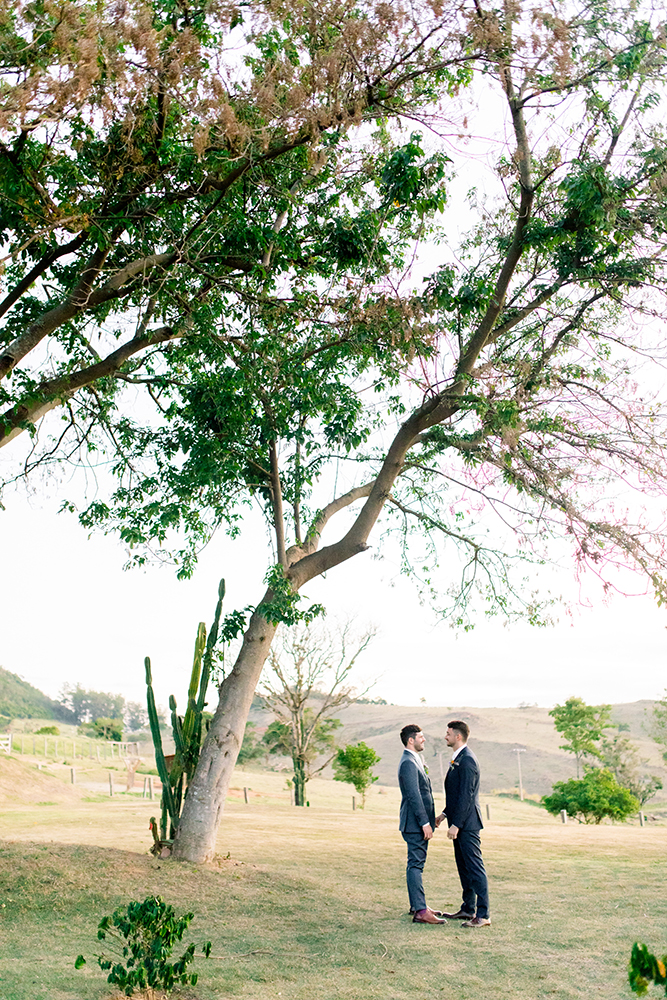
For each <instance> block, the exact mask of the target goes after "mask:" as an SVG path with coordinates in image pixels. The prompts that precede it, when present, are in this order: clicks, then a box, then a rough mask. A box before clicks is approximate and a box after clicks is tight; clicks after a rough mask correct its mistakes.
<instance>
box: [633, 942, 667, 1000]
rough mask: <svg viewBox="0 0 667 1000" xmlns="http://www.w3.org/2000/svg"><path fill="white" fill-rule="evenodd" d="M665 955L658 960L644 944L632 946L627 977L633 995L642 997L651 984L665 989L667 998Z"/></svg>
mask: <svg viewBox="0 0 667 1000" xmlns="http://www.w3.org/2000/svg"><path fill="white" fill-rule="evenodd" d="M666 966H667V955H663V956H662V958H658V957H657V955H653V954H651V952H650V951H649V950H648V948H647V947H646V945H645V944H638V943H635V944H633V946H632V953H631V955H630V964H629V966H628V976H629V979H630V986H631V988H632V990H633V992H634V993H636V994H637V995H638V996H643V995H644V993H646V991H647V990H648V988H649V985H650V984H651V983H655V984H656V986H664V987H665V995H666V996H667V969H666V968H665V967H666Z"/></svg>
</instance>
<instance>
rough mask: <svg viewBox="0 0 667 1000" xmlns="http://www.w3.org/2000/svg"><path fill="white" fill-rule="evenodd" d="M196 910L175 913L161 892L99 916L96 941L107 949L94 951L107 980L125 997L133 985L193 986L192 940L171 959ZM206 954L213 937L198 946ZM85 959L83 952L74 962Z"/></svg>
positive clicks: (78, 964) (147, 988)
mask: <svg viewBox="0 0 667 1000" xmlns="http://www.w3.org/2000/svg"><path fill="white" fill-rule="evenodd" d="M193 917H194V913H191V912H190V913H184V914H183V915H182V916H180V917H178V916H177V915H176V911H175V910H174V907H173V906H170V905H169V904H168V903H165V901H164V900H163V899H162V897H161V896H148V897H147V898H146V899H144V901H143V902H141V903H140V902H138V901H132V902H131V903H129V904H128V905H127V906H119V907H118V908H117V909H116V910H114V912H113V913H112V914H111V916H108V917H103V918H102V920H101V921H100V923H99V925H98V928H97V937H98V940H99V941H105V942H106V943H107V948H106V949H105V951H104V952H103V953H102V954H101V955H97V956H96V957H97V964H98V965H99V967H100V969H102V970H103V971H104V972H108V973H109V975H108V976H107V982H108V983H111V984H113V985H114V986H118V987H119V989H121V990H122V991H123V993H125V994H126V995H127V996H132V994H133V993H134V992H135V990H142V991H147V996H149V997H153V996H155V989H160V990H164V991H165V992H167V993H170V992H171V991H172V989H173V988H174V987H175V986H195V985H196V984H197V980H198V978H199V975H198V973H196V972H189V971H188V966H189V965H190V964H191V963H192V962H193V961H194V959H195V957H196V954H195V952H196V948H195V945H194V944H189V945H188V946H187V948H186V949H185V951H184V952H183V954H182V955H181V957H180V958H177V959H175V960H174V961H170V959H171V954H172V952H173V950H174V946H175V945H176V944H177V942H179V941H181V940H182V938H183V935H184V933H185V931H186V930H187V929H188V927H189V926H190V922H191V921H192V919H193ZM201 954H202V955H203V956H204V957H205V958H208V957H209V955H210V954H211V942H210V941H207V942H206V943H205V944H204V945H203V946H202V948H201ZM85 964H86V959H85V958H84V956H83V955H79V956H78V957H77V959H76V961H75V963H74V965H75V968H77V969H81V968H83V966H84V965H85Z"/></svg>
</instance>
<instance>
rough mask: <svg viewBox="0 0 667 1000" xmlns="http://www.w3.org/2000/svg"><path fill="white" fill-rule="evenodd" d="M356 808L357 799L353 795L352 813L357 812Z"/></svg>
mask: <svg viewBox="0 0 667 1000" xmlns="http://www.w3.org/2000/svg"><path fill="white" fill-rule="evenodd" d="M356 808H357V800H356V799H355V797H354V795H353V796H352V812H354V810H355V809H356Z"/></svg>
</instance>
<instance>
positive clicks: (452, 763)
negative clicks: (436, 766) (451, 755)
mask: <svg viewBox="0 0 667 1000" xmlns="http://www.w3.org/2000/svg"><path fill="white" fill-rule="evenodd" d="M449 766H450V767H458V766H459V762H458V760H450V762H449Z"/></svg>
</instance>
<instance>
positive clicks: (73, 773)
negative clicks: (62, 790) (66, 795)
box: [69, 767, 76, 785]
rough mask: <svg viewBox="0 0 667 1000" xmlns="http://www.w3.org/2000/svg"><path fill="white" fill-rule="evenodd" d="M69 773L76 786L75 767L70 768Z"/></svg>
mask: <svg viewBox="0 0 667 1000" xmlns="http://www.w3.org/2000/svg"><path fill="white" fill-rule="evenodd" d="M69 773H70V779H71V782H72V784H73V785H76V769H75V768H73V767H70V769H69Z"/></svg>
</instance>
